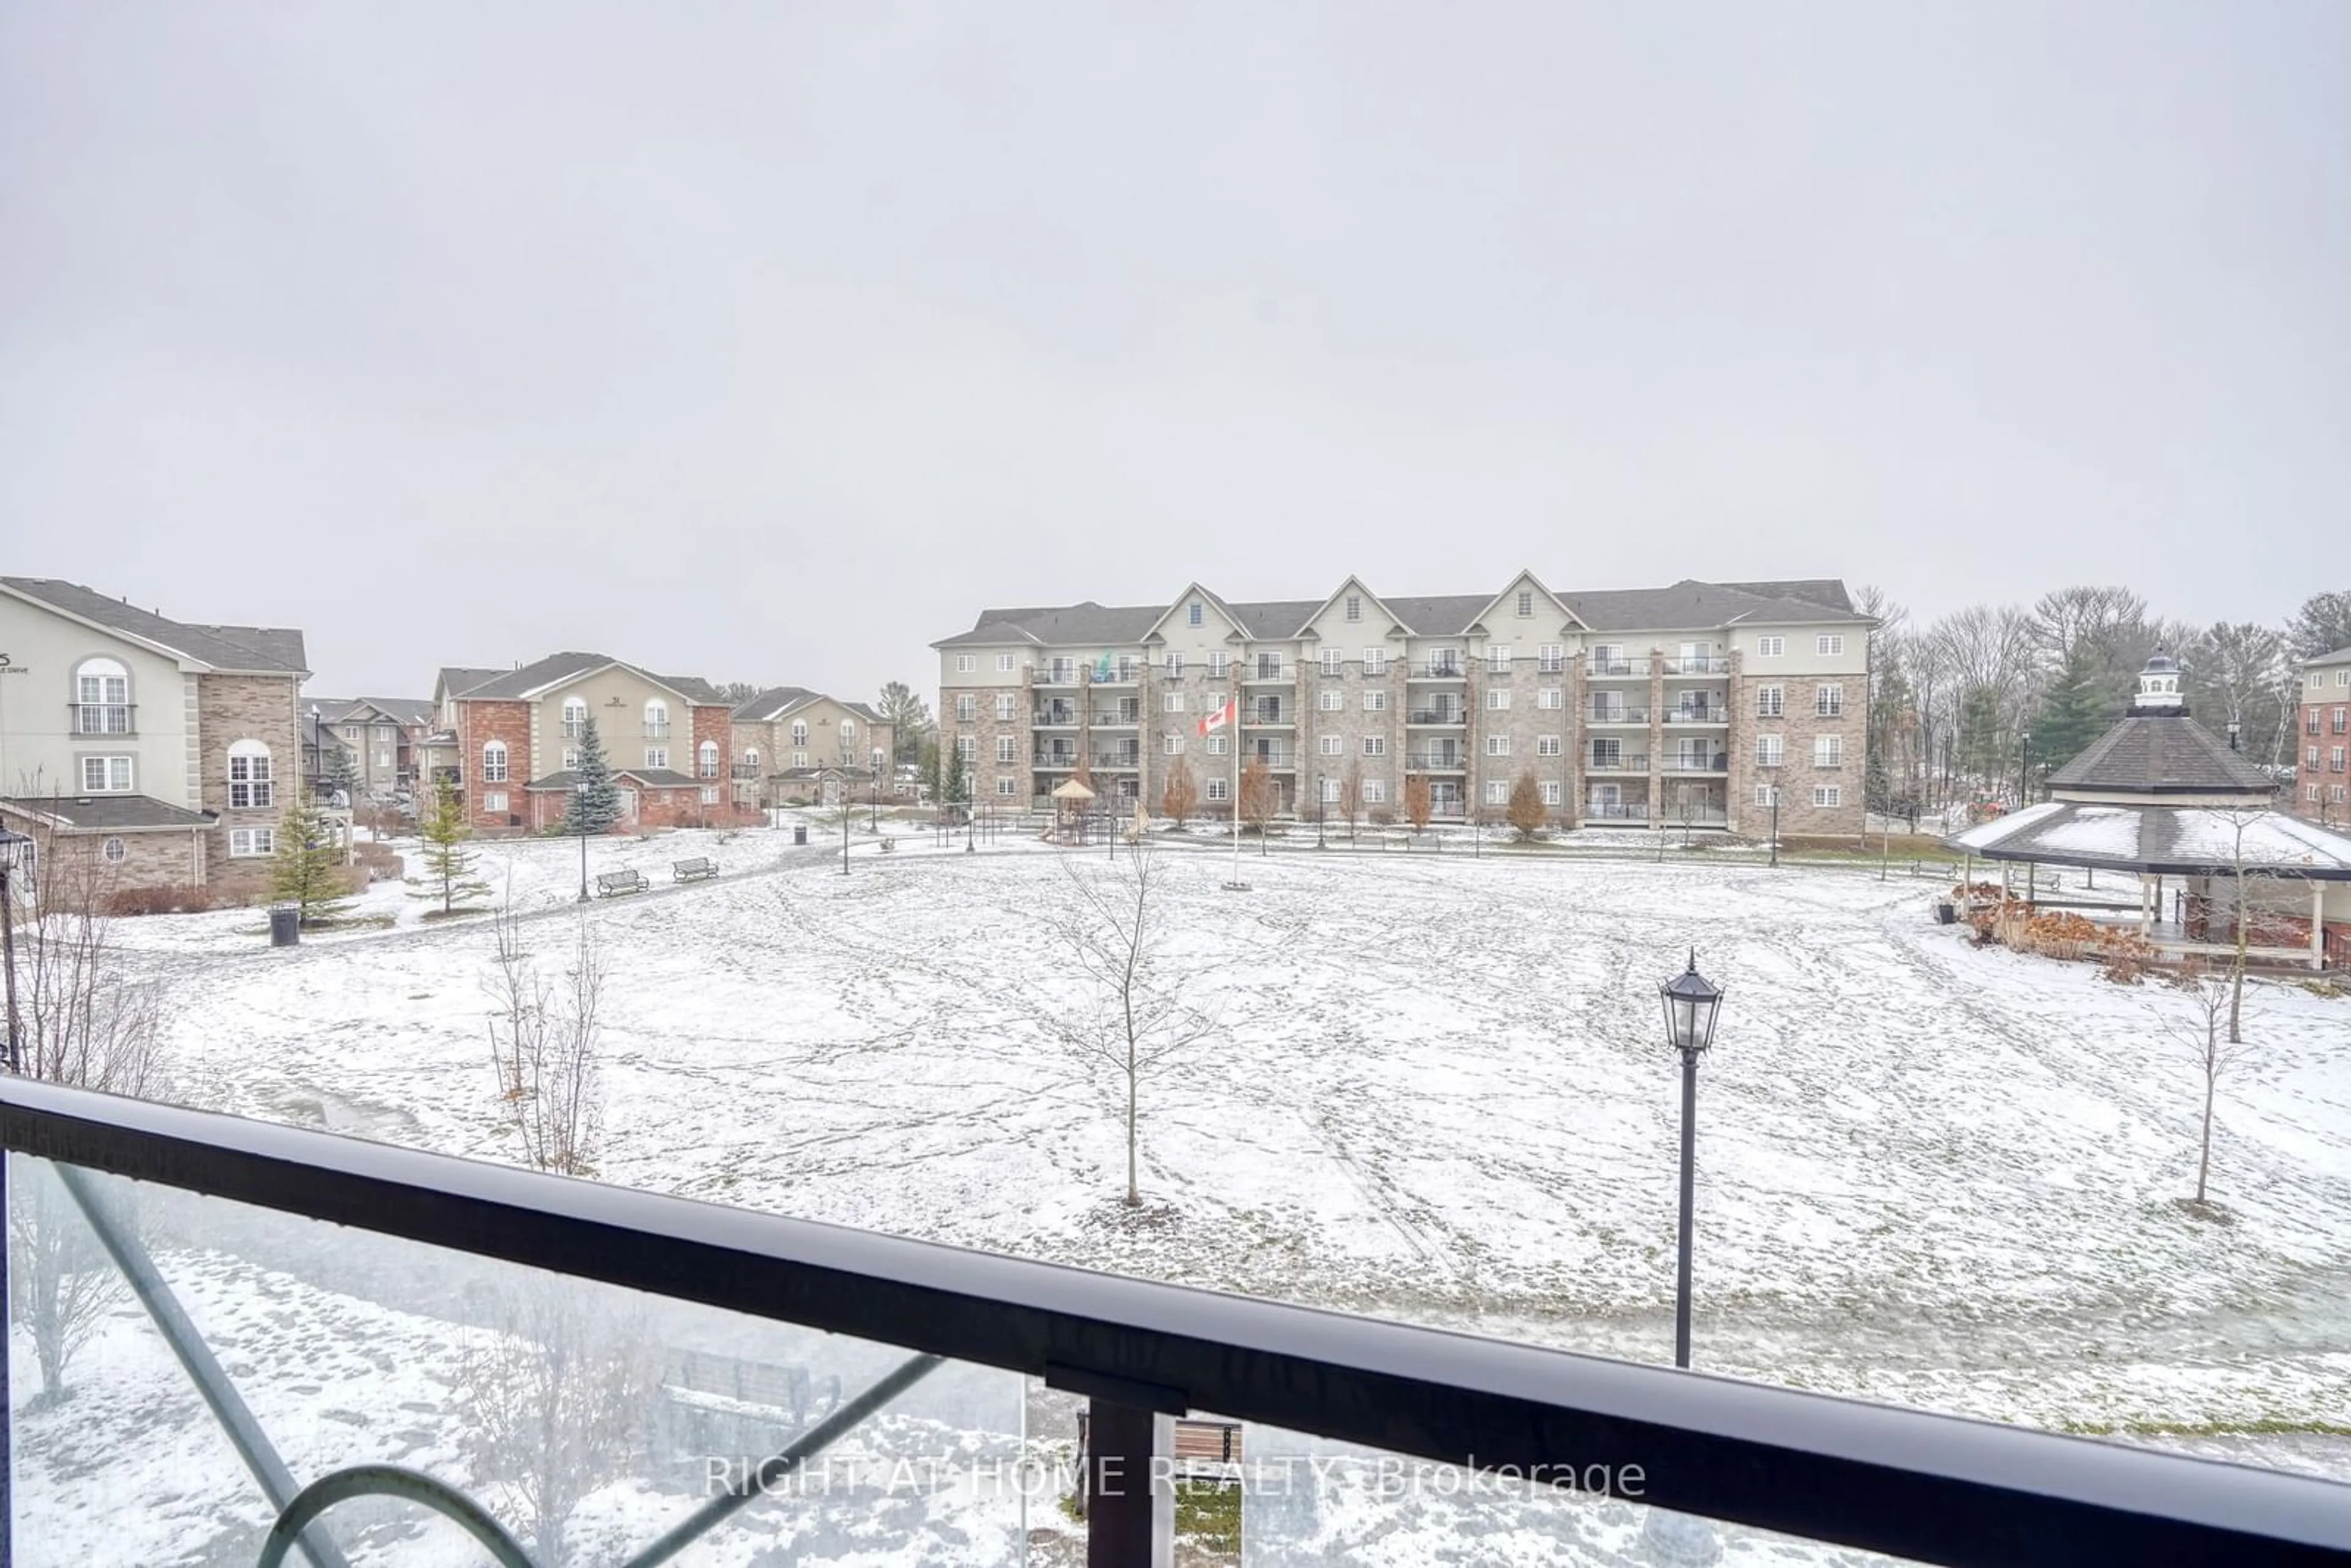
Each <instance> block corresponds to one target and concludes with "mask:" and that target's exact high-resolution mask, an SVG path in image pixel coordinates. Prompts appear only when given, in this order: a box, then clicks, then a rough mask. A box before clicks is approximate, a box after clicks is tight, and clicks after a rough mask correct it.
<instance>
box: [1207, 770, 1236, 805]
mask: <svg viewBox="0 0 2351 1568" xmlns="http://www.w3.org/2000/svg"><path fill="white" fill-rule="evenodd" d="M1205 799H1207V800H1210V801H1212V802H1214V803H1215V804H1217V805H1219V806H1221V805H1223V804H1224V803H1225V802H1226V801H1227V800H1230V799H1232V780H1231V779H1227V778H1224V777H1222V776H1221V775H1220V776H1218V777H1217V778H1215V779H1209V780H1208V781H1207V790H1206V793H1205Z"/></svg>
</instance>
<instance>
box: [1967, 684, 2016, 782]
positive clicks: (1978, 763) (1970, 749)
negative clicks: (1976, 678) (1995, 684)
mask: <svg viewBox="0 0 2351 1568" xmlns="http://www.w3.org/2000/svg"><path fill="white" fill-rule="evenodd" d="M2007 753H2008V747H2006V745H2005V744H2003V740H2002V737H2001V722H2000V697H1999V695H1998V694H1997V693H1995V692H1994V691H1993V690H1992V688H1991V687H1990V686H1988V685H1976V686H1970V687H1969V688H1968V690H1967V692H1966V694H1965V695H1962V696H1961V697H1960V698H1959V771H1960V772H1961V773H1963V774H1966V775H1968V776H1969V777H1970V778H1972V779H1974V780H1975V782H1976V785H1977V787H1978V788H1979V789H1981V788H1987V787H1989V788H1993V789H1997V787H1998V786H1999V785H2000V784H2001V781H2002V780H2004V779H2007V778H2008V777H2010V775H2011V774H2012V773H2013V772H2014V771H2015V770H2014V769H2013V768H2011V767H2010V766H2009V758H2008V755H2007Z"/></svg>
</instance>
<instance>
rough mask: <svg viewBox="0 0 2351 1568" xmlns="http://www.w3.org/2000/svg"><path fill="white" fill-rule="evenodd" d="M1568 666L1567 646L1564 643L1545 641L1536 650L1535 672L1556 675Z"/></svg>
mask: <svg viewBox="0 0 2351 1568" xmlns="http://www.w3.org/2000/svg"><path fill="white" fill-rule="evenodd" d="M1566 668H1567V646H1566V644H1564V643H1544V644H1543V645H1542V646H1541V647H1540V648H1538V649H1536V650H1535V673H1536V674H1543V675H1556V674H1559V673H1560V672H1561V671H1562V670H1564V669H1566Z"/></svg>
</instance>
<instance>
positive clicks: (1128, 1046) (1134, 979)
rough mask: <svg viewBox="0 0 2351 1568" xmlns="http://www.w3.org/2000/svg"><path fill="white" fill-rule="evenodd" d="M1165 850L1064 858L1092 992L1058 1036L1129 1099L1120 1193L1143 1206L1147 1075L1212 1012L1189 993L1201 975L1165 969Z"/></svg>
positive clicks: (1072, 924) (1076, 942) (1069, 936)
mask: <svg viewBox="0 0 2351 1568" xmlns="http://www.w3.org/2000/svg"><path fill="white" fill-rule="evenodd" d="M1162 855H1163V852H1162V851H1160V850H1158V849H1157V848H1155V846H1153V845H1152V844H1151V843H1150V842H1149V841H1144V842H1141V843H1138V844H1136V845H1135V846H1134V853H1132V854H1130V855H1128V856H1127V857H1126V858H1125V859H1123V860H1121V861H1117V862H1113V863H1111V864H1108V865H1103V864H1101V863H1100V862H1094V861H1091V860H1089V861H1086V862H1083V863H1082V864H1081V863H1080V862H1076V861H1074V860H1072V861H1065V862H1062V863H1063V869H1064V870H1066V871H1067V872H1068V873H1069V876H1070V884H1071V898H1070V901H1069V903H1068V904H1067V905H1066V906H1065V907H1064V909H1063V911H1062V913H1061V917H1060V919H1059V921H1058V923H1057V924H1058V926H1059V931H1058V935H1059V936H1060V937H1061V942H1062V945H1063V946H1065V947H1066V948H1067V949H1068V950H1069V952H1070V954H1071V956H1072V957H1073V958H1075V960H1076V961H1077V967H1078V970H1079V973H1080V974H1081V975H1082V976H1084V977H1085V978H1086V980H1087V981H1088V983H1089V987H1090V989H1091V991H1092V997H1091V1005H1090V1006H1089V1007H1087V1008H1086V1009H1083V1010H1082V1011H1081V1012H1078V1013H1076V1014H1072V1015H1066V1016H1061V1017H1059V1018H1057V1020H1056V1021H1057V1026H1058V1027H1059V1029H1060V1030H1061V1033H1062V1035H1063V1037H1064V1038H1065V1039H1066V1040H1068V1041H1069V1042H1070V1044H1071V1046H1072V1047H1073V1048H1075V1049H1076V1050H1077V1051H1080V1052H1081V1053H1083V1054H1085V1055H1087V1056H1090V1057H1092V1059H1093V1060H1094V1061H1096V1062H1098V1063H1100V1064H1101V1065H1102V1066H1103V1067H1106V1068H1108V1069H1109V1070H1110V1071H1111V1072H1112V1073H1113V1074H1114V1075H1115V1077H1116V1081H1117V1082H1118V1085H1119V1089H1120V1092H1121V1094H1122V1096H1123V1100H1124V1103H1125V1122H1126V1198H1125V1201H1126V1203H1127V1205H1128V1206H1129V1207H1134V1206H1136V1205H1139V1204H1141V1203H1142V1202H1143V1189H1142V1185H1141V1178H1140V1176H1139V1175H1138V1173H1137V1164H1138V1159H1139V1149H1140V1145H1141V1138H1142V1124H1143V1121H1142V1118H1143V1112H1142V1105H1143V1080H1144V1076H1145V1075H1146V1074H1148V1073H1149V1072H1150V1071H1152V1070H1153V1069H1154V1068H1155V1067H1157V1066H1158V1065H1159V1064H1160V1063H1161V1062H1163V1061H1166V1060H1167V1059H1168V1058H1169V1057H1170V1056H1173V1055H1174V1054H1175V1053H1176V1052H1177V1051H1182V1050H1184V1049H1185V1048H1186V1046H1189V1045H1193V1044H1195V1043H1196V1042H1197V1041H1199V1040H1203V1039H1205V1038H1206V1037H1207V1036H1208V1035H1209V1034H1211V1033H1212V1032H1214V1031H1215V1030H1216V1027H1217V1019H1216V1018H1215V1016H1214V1014H1213V1013H1212V1012H1211V1011H1210V1010H1208V1009H1204V1008H1201V1007H1199V1006H1198V1005H1196V1002H1195V1001H1194V1000H1192V999H1191V998H1193V997H1194V996H1195V995H1196V988H1197V986H1198V984H1199V982H1200V977H1201V971H1200V970H1199V969H1197V968H1189V969H1187V970H1186V975H1185V984H1184V985H1183V986H1181V987H1179V986H1178V985H1177V984H1176V983H1175V981H1174V980H1173V979H1172V978H1171V977H1168V976H1167V975H1166V974H1165V972H1164V971H1163V969H1162V964H1163V962H1164V960H1165V953H1166V945H1167V937H1168V935H1169V933H1170V931H1171V929H1172V923H1171V920H1170V916H1169V913H1168V910H1167V899H1168V895H1169V893H1170V892H1171V886H1170V883H1171V882H1172V881H1173V880H1174V875H1175V873H1174V872H1173V870H1172V868H1171V867H1170V866H1169V865H1168V864H1167V863H1166V862H1165V861H1164V860H1163V859H1162Z"/></svg>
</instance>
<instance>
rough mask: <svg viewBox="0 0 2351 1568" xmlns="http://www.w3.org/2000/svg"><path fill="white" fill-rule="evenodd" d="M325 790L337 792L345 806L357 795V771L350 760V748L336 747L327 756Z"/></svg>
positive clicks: (358, 784) (358, 786) (358, 785)
mask: <svg viewBox="0 0 2351 1568" xmlns="http://www.w3.org/2000/svg"><path fill="white" fill-rule="evenodd" d="M326 776H327V788H328V789H332V790H335V791H337V792H339V793H340V795H341V796H342V798H343V800H344V802H345V803H346V804H349V803H350V801H351V800H355V799H356V798H357V797H358V795H359V789H360V776H359V769H358V768H357V766H356V765H355V763H354V762H353V760H352V758H351V748H350V747H348V746H338V747H335V748H334V749H333V750H332V751H330V752H329V753H328V754H327V768H326Z"/></svg>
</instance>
